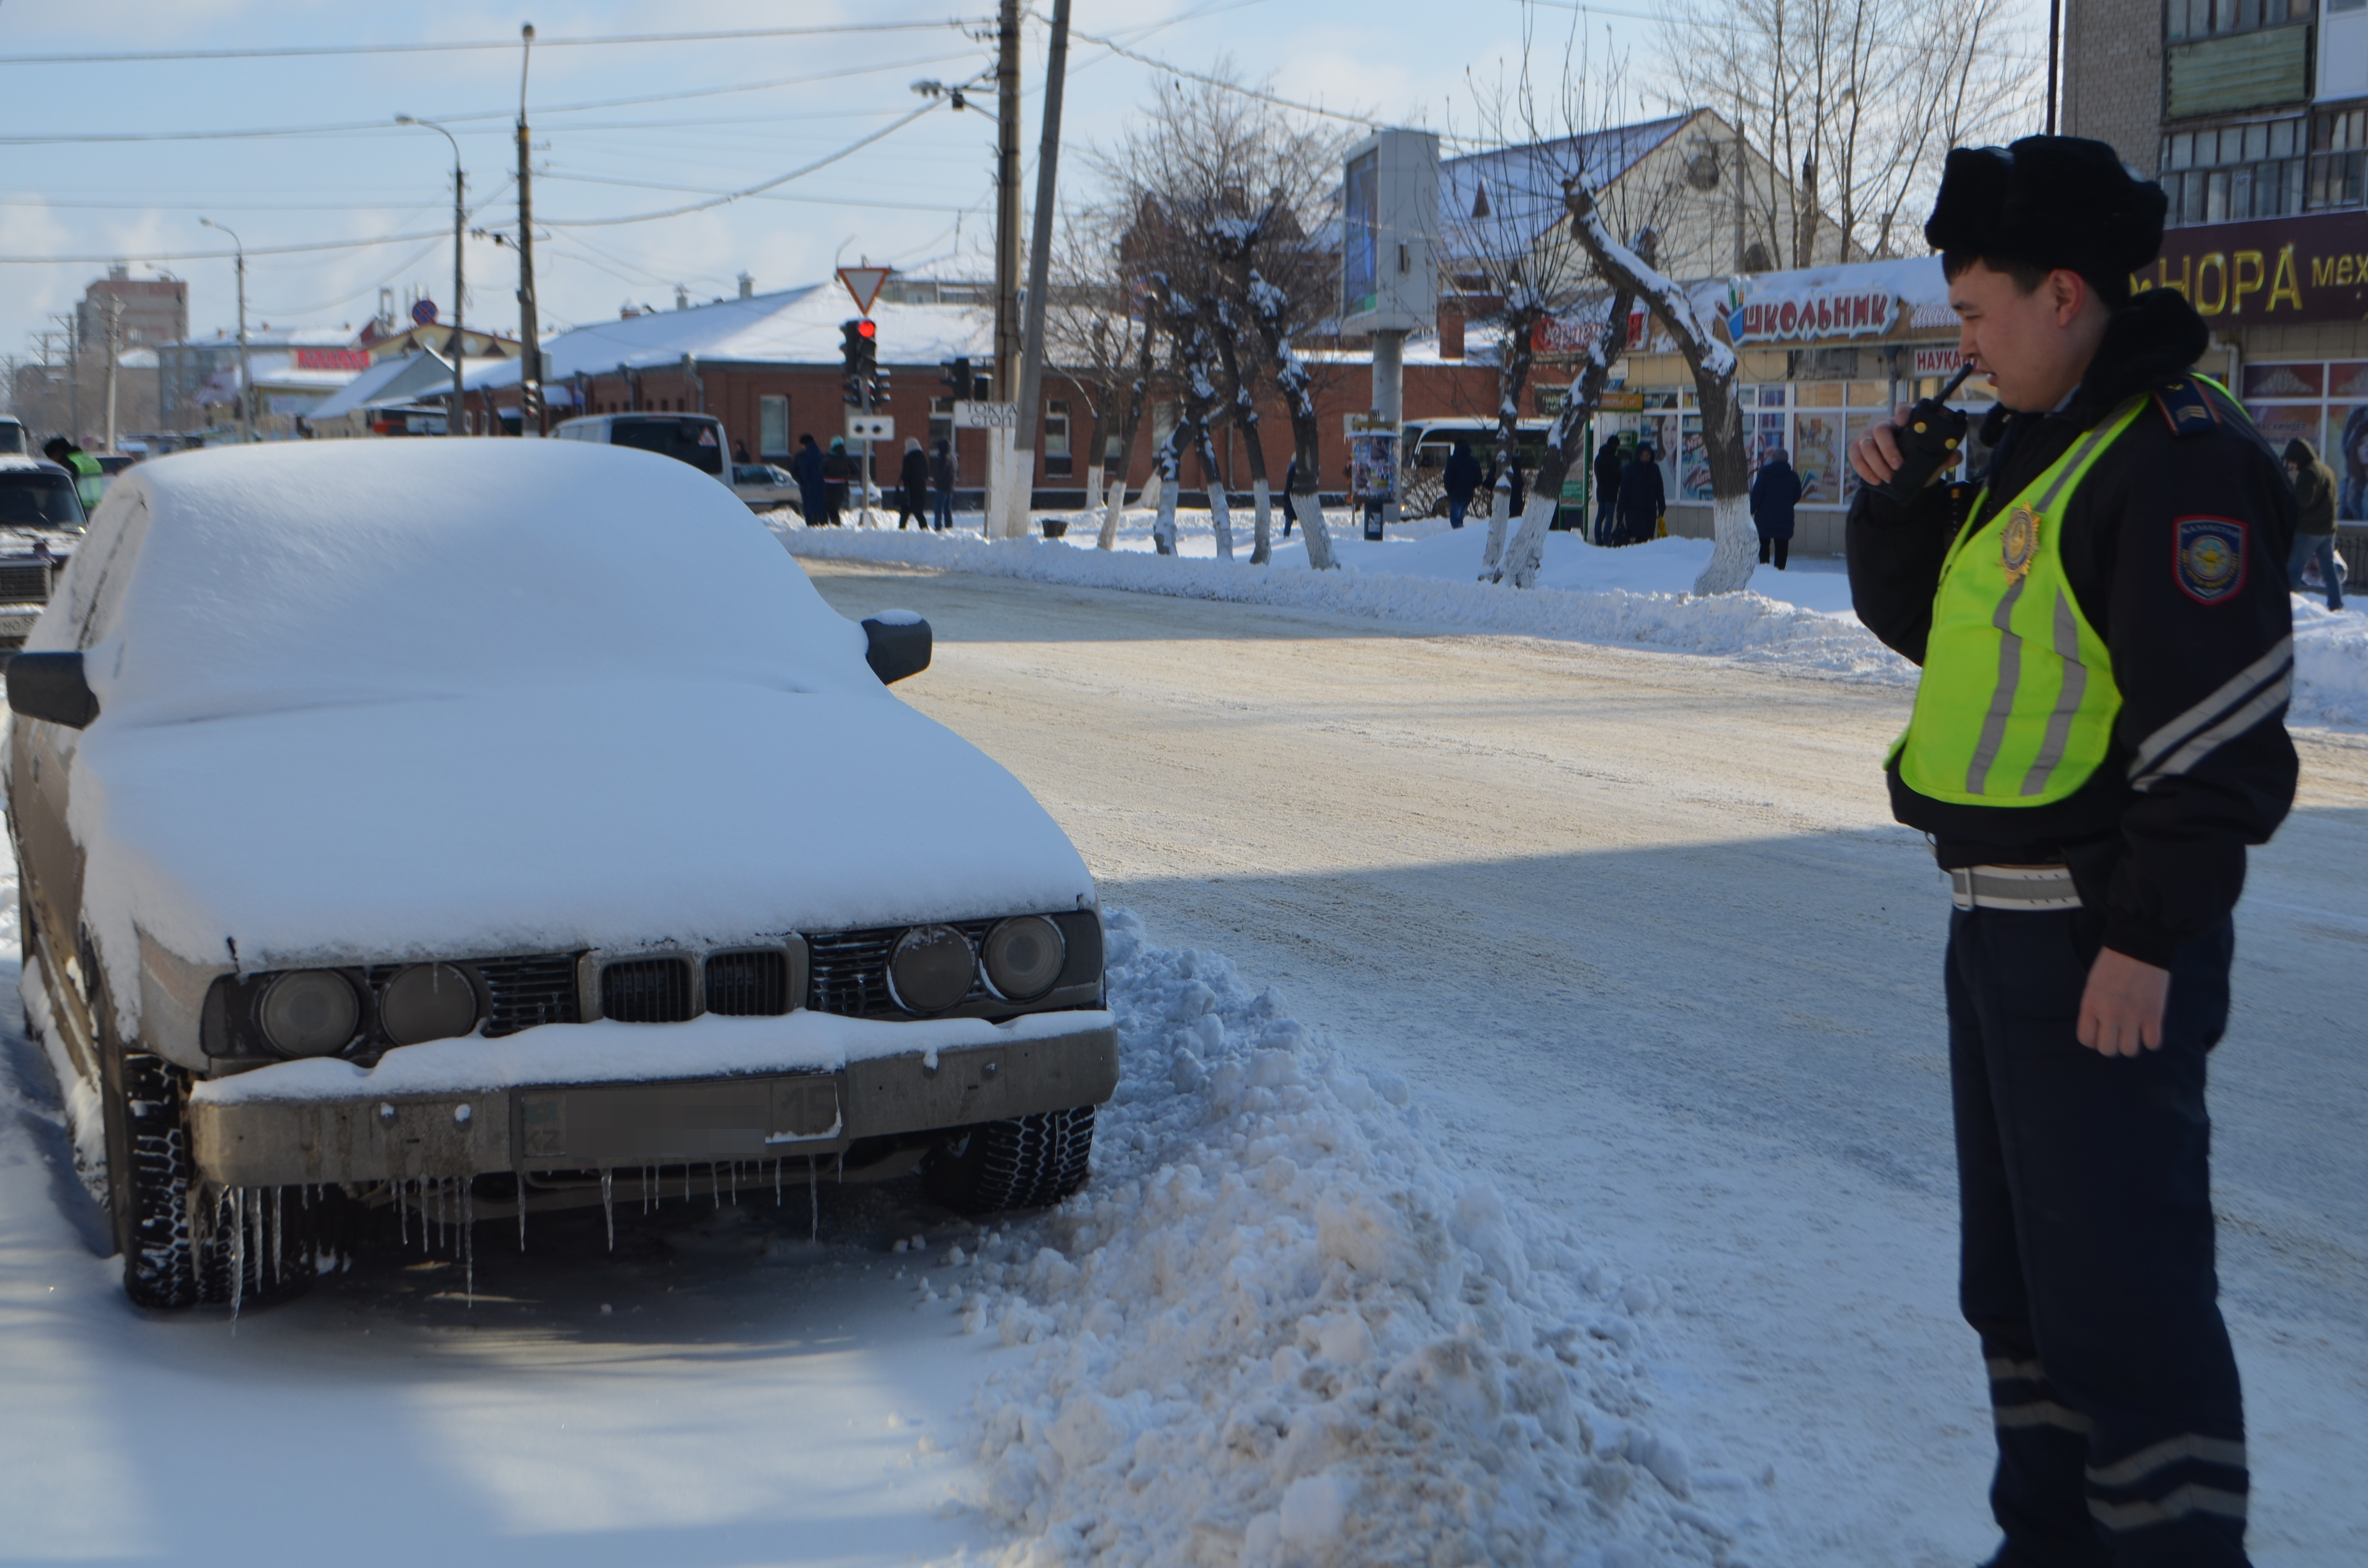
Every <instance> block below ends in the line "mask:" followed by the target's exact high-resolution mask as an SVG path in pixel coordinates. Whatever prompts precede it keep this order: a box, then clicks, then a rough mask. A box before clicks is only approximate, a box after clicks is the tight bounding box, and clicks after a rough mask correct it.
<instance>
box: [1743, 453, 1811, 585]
mask: <svg viewBox="0 0 2368 1568" xmlns="http://www.w3.org/2000/svg"><path fill="white" fill-rule="evenodd" d="M1800 503H1801V476H1800V475H1799V474H1797V473H1795V472H1793V460H1791V459H1790V458H1788V457H1786V456H1785V455H1784V449H1783V448H1782V447H1775V448H1771V449H1770V450H1769V453H1768V460H1767V461H1766V462H1764V463H1762V464H1761V465H1760V467H1759V472H1758V473H1757V474H1754V475H1753V476H1752V480H1751V526H1752V527H1754V528H1758V529H1759V563H1760V564H1761V565H1762V566H1766V565H1769V564H1771V562H1772V564H1773V565H1774V566H1775V568H1776V570H1777V571H1779V572H1782V570H1784V558H1785V557H1786V556H1788V555H1790V554H1791V553H1792V551H1793V507H1795V506H1799V505H1800Z"/></svg>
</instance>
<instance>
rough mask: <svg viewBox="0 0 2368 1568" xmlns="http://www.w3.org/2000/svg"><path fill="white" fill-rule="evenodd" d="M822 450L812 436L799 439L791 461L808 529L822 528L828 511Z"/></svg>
mask: <svg viewBox="0 0 2368 1568" xmlns="http://www.w3.org/2000/svg"><path fill="white" fill-rule="evenodd" d="M822 461H823V460H822V449H821V448H820V447H817V446H815V445H814V437H812V436H811V435H806V436H800V437H798V450H797V455H796V456H794V457H792V458H791V459H790V477H791V479H794V480H796V481H797V482H798V510H799V512H800V513H802V514H803V516H804V517H805V520H806V526H807V527H808V528H820V527H821V526H822V522H823V515H824V513H825V510H826V507H825V501H824V495H823V483H822Z"/></svg>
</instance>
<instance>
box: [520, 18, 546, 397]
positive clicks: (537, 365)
mask: <svg viewBox="0 0 2368 1568" xmlns="http://www.w3.org/2000/svg"><path fill="white" fill-rule="evenodd" d="M518 36H519V37H520V39H522V40H524V43H523V47H522V49H521V51H520V52H519V56H518V348H519V352H518V434H519V435H521V436H540V435H541V434H542V338H541V335H540V330H539V329H538V327H537V326H536V324H535V319H534V171H533V170H532V169H531V168H530V167H529V152H528V142H527V129H526V74H527V67H528V65H529V64H530V63H531V62H532V60H533V56H534V24H533V23H532V22H529V23H527V25H526V26H525V27H523V28H519V29H518Z"/></svg>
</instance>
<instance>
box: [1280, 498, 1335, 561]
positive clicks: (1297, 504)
mask: <svg viewBox="0 0 2368 1568" xmlns="http://www.w3.org/2000/svg"><path fill="white" fill-rule="evenodd" d="M1291 510H1292V516H1293V517H1296V518H1297V519H1298V521H1299V531H1300V532H1301V533H1303V534H1304V535H1306V536H1307V564H1308V565H1310V566H1312V567H1314V568H1315V570H1316V571H1318V572H1329V571H1331V570H1332V568H1333V567H1334V566H1336V565H1338V564H1339V562H1338V561H1337V560H1336V559H1334V557H1333V554H1332V528H1331V526H1330V525H1329V524H1327V523H1326V522H1325V520H1324V503H1323V501H1322V500H1320V499H1318V497H1317V494H1316V493H1315V491H1313V490H1311V491H1309V492H1308V493H1307V494H1304V495H1302V494H1297V493H1296V492H1293V493H1292V497H1291Z"/></svg>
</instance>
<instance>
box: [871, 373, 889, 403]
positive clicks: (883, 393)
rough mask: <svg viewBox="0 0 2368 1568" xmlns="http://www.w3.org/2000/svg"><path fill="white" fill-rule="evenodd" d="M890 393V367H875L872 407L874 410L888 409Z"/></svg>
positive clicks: (872, 384) (872, 385)
mask: <svg viewBox="0 0 2368 1568" xmlns="http://www.w3.org/2000/svg"><path fill="white" fill-rule="evenodd" d="M889 391H890V388H889V385H888V367H887V366H885V365H874V366H873V367H872V368H871V406H872V407H874V408H885V407H887V406H888V393H889Z"/></svg>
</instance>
